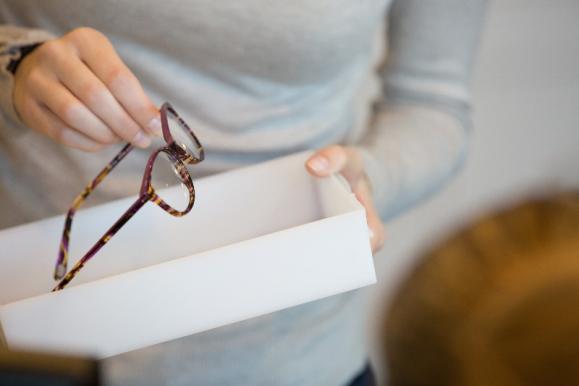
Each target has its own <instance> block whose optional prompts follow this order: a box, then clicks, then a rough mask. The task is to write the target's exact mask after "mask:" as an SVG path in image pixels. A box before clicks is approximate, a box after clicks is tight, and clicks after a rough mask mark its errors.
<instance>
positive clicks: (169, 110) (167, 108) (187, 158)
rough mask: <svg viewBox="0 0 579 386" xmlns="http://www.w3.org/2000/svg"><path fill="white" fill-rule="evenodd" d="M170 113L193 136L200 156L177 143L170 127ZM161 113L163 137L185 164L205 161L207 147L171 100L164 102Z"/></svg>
mask: <svg viewBox="0 0 579 386" xmlns="http://www.w3.org/2000/svg"><path fill="white" fill-rule="evenodd" d="M169 114H170V115H171V118H173V119H175V120H176V121H177V123H178V124H179V126H181V128H182V129H184V131H185V132H186V133H188V134H189V135H190V136H191V139H192V140H193V142H194V143H195V145H196V146H197V149H196V150H197V151H198V152H199V156H198V157H197V156H195V154H193V153H192V151H185V150H184V149H183V148H181V147H180V146H179V145H177V143H176V142H175V139H174V138H173V135H172V134H171V130H170V128H169V118H168V116H169ZM160 115H161V128H162V131H163V138H164V139H165V142H167V145H168V146H169V147H171V148H172V149H173V150H174V151H175V153H176V154H177V155H178V157H179V159H180V160H181V161H182V162H183V163H185V164H197V163H199V162H201V161H203V160H204V159H205V149H203V145H201V142H200V141H199V139H198V138H197V136H196V135H195V133H194V132H193V130H191V128H190V127H189V125H188V124H187V123H186V122H185V121H184V120H183V119H182V118H181V117H180V116H179V114H177V111H175V108H173V106H172V105H171V104H170V103H169V102H165V103H163V105H162V106H161V109H160Z"/></svg>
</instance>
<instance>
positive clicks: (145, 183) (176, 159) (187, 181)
mask: <svg viewBox="0 0 579 386" xmlns="http://www.w3.org/2000/svg"><path fill="white" fill-rule="evenodd" d="M161 153H165V154H167V156H168V157H169V159H170V160H171V162H172V163H173V167H174V168H175V170H176V171H177V172H178V173H179V175H180V176H181V178H182V181H181V182H182V183H183V185H185V187H186V188H187V191H188V192H189V202H188V203H187V207H186V208H185V209H184V210H179V209H176V208H174V207H173V206H171V205H170V204H168V203H167V202H166V201H164V200H163V199H162V198H161V197H160V196H159V195H158V194H157V192H156V189H155V187H154V186H153V184H152V174H153V168H154V166H155V161H156V159H157V157H158V156H159V154H161ZM140 195H141V196H148V197H149V200H150V201H151V202H153V203H155V204H157V205H158V206H159V207H161V209H163V210H164V211H165V212H167V213H169V214H170V215H173V216H176V217H181V216H184V215H186V214H187V213H189V212H190V211H191V209H192V208H193V205H194V204H195V185H194V184H193V178H191V174H190V173H189V171H188V170H187V167H186V166H185V163H184V162H183V161H182V160H181V159H180V155H179V154H176V152H175V149H174V148H173V147H169V146H166V147H163V148H160V149H157V150H156V151H154V152H153V154H151V156H150V157H149V160H148V161H147V165H146V166H145V173H144V175H143V180H142V184H141V192H140Z"/></svg>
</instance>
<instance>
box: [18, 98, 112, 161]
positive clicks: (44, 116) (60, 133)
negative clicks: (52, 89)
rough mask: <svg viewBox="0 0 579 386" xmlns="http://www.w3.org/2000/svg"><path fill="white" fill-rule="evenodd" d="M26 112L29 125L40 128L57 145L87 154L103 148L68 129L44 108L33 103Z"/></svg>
mask: <svg viewBox="0 0 579 386" xmlns="http://www.w3.org/2000/svg"><path fill="white" fill-rule="evenodd" d="M28 112H29V113H28V115H27V119H28V120H29V121H30V124H31V125H34V126H37V127H40V129H41V130H42V131H43V132H45V133H46V134H47V135H48V136H49V137H51V138H52V139H53V140H54V141H56V142H58V143H61V144H63V145H66V146H69V147H72V148H75V149H79V150H84V151H88V152H95V151H98V150H101V149H102V148H103V145H102V144H100V143H98V142H95V141H93V140H92V139H90V138H88V137H87V136H85V135H83V134H81V133H79V132H77V131H76V130H74V129H71V128H70V127H68V126H67V125H66V124H65V123H64V122H63V121H61V120H60V119H59V118H58V117H57V116H56V115H54V113H52V112H51V111H50V110H48V109H47V108H46V107H43V106H39V105H38V104H36V103H34V104H32V105H31V106H29V108H28Z"/></svg>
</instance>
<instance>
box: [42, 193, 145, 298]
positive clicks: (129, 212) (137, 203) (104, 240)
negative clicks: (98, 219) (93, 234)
mask: <svg viewBox="0 0 579 386" xmlns="http://www.w3.org/2000/svg"><path fill="white" fill-rule="evenodd" d="M149 200H150V197H149V196H146V195H144V196H141V197H139V198H138V199H137V201H135V202H134V203H133V205H131V207H130V208H129V209H127V211H126V212H125V213H123V215H122V216H121V217H120V218H119V219H118V220H117V221H116V222H115V223H114V224H113V225H112V226H111V227H110V228H109V230H108V231H106V232H105V234H104V235H103V236H102V237H101V238H100V239H99V240H98V241H97V242H96V243H95V244H94V245H93V246H92V248H91V249H89V251H88V252H87V253H86V254H85V255H84V256H83V257H82V258H81V259H80V260H79V261H77V263H76V264H75V265H74V267H72V269H71V270H70V271H68V273H67V274H66V275H65V276H64V278H63V279H62V280H61V281H60V282H59V283H58V285H57V286H56V287H54V288H53V289H52V291H53V292H54V291H59V290H61V289H63V288H64V287H65V286H66V285H67V284H68V283H69V282H70V281H71V280H72V279H73V278H74V277H75V276H76V274H77V272H78V271H80V270H81V269H82V267H83V266H84V265H85V264H86V262H87V261H89V260H90V259H91V258H92V257H93V256H94V255H95V254H96V253H97V252H98V251H100V249H101V248H102V247H104V246H105V244H106V243H108V242H109V240H110V239H111V238H112V237H113V236H114V235H115V234H116V233H117V232H118V231H119V230H120V229H121V228H122V227H123V225H125V224H126V223H127V221H129V220H130V219H131V217H133V216H134V215H135V213H137V212H138V211H139V209H141V208H142V207H143V205H145V204H146V203H147V201H149Z"/></svg>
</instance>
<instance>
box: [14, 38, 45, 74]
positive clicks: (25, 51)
mask: <svg viewBox="0 0 579 386" xmlns="http://www.w3.org/2000/svg"><path fill="white" fill-rule="evenodd" d="M42 43H43V42H40V43H34V44H27V45H24V46H19V47H15V49H16V50H18V53H17V55H16V57H15V58H12V59H11V60H10V62H8V64H7V65H6V69H7V70H8V71H10V72H11V73H12V75H14V74H16V70H18V66H20V63H22V60H24V58H26V56H28V55H29V54H31V53H32V52H33V51H34V50H35V49H36V48H38V47H39V46H40V45H41V44H42Z"/></svg>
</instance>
